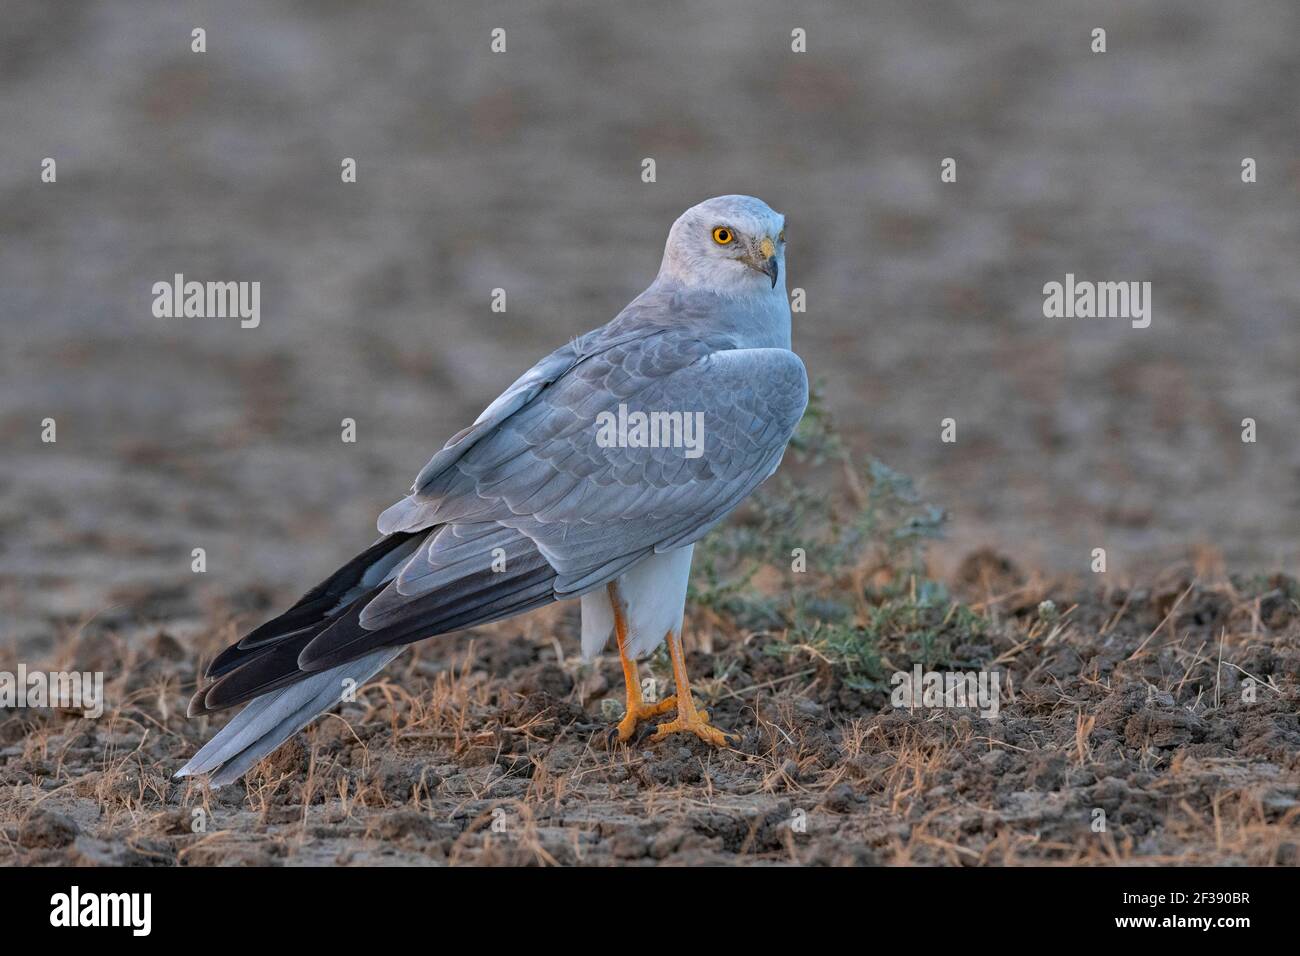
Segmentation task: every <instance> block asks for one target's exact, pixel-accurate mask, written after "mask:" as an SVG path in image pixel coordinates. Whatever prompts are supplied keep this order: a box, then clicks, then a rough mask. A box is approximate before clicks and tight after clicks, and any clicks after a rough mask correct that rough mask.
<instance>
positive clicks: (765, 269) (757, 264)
mask: <svg viewBox="0 0 1300 956" xmlns="http://www.w3.org/2000/svg"><path fill="white" fill-rule="evenodd" d="M749 265H750V267H751V268H753V269H755V270H757V271H759V272H761V273H763V275H765V276H767V277H768V278H769V279H771V280H772V288H773V289H775V288H776V279H777V276H778V275H779V274H780V270H779V268H778V267H777V262H776V244H775V243H774V242H772V240H771V239H769V238H767V237H766V236H764V237H763V241H762V242H760V243H759V244H758V251H757V252H756V253H755V255H754V257H753V258H752V259H750V262H749Z"/></svg>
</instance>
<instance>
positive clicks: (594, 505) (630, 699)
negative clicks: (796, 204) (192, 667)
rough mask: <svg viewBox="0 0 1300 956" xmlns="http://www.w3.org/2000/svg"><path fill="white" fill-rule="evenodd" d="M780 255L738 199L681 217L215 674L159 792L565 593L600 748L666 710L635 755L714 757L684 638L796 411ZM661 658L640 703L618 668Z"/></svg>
mask: <svg viewBox="0 0 1300 956" xmlns="http://www.w3.org/2000/svg"><path fill="white" fill-rule="evenodd" d="M785 242H786V235H785V217H784V216H783V215H781V214H779V213H777V212H776V211H774V210H773V209H772V208H771V207H769V206H768V205H767V204H766V203H765V202H763V201H762V200H759V199H756V198H754V197H752V196H743V195H728V196H718V197H715V198H712V199H708V200H706V201H704V202H701V203H699V204H698V205H695V206H692V207H691V208H689V209H687V210H686V211H685V212H684V213H682V215H681V216H679V217H678V218H677V220H676V221H675V222H674V223H673V225H672V227H671V228H670V230H669V232H668V239H667V242H666V243H665V245H664V253H663V259H662V262H661V265H660V268H659V272H658V274H657V275H656V276H655V278H654V281H653V282H651V284H650V285H649V286H648V287H647V288H646V289H645V291H644V292H642V293H641V294H640V295H638V296H637V297H636V298H635V299H633V300H632V301H631V302H630V303H629V304H628V305H627V306H626V307H625V308H624V309H623V310H622V311H621V312H619V313H618V315H617V316H615V317H614V319H613V320H611V321H610V322H609V323H607V324H606V325H604V326H601V327H600V328H597V329H595V330H593V331H591V332H588V333H586V334H585V335H582V336H580V337H578V338H576V339H573V340H571V341H570V342H569V343H568V344H567V345H564V346H562V347H561V348H558V349H557V350H556V351H554V352H552V353H551V354H550V355H548V356H546V357H545V358H543V359H542V360H541V361H539V362H538V363H537V364H536V365H534V366H533V367H532V368H530V369H529V370H528V371H527V372H525V373H524V374H523V375H521V376H520V377H519V378H518V379H517V380H516V381H515V382H514V383H513V384H512V385H510V386H509V387H508V388H507V389H506V390H505V391H504V392H502V393H501V394H500V395H499V396H498V397H497V398H496V399H495V400H494V401H493V402H491V404H489V405H488V406H487V408H486V409H485V410H484V411H483V413H482V414H481V415H479V417H478V418H477V419H476V420H475V421H474V423H473V424H472V425H470V426H469V427H467V428H465V429H462V430H461V431H459V432H457V433H456V434H455V435H453V436H452V437H451V438H450V439H449V440H448V441H447V443H446V444H445V445H444V446H443V447H442V449H441V450H439V451H438V452H437V453H435V454H434V455H433V457H432V458H431V459H430V460H429V462H428V464H426V465H425V466H424V468H423V469H421V470H420V472H419V474H418V475H417V477H416V479H415V482H414V484H413V485H412V486H411V491H410V493H409V494H408V495H407V496H405V497H403V498H402V499H401V500H399V501H398V502H397V503H396V504H394V505H392V506H391V507H389V508H388V509H387V510H385V511H384V512H383V513H382V514H381V515H380V516H379V519H378V530H379V534H380V537H379V539H378V540H377V541H375V543H374V544H372V545H371V546H370V547H369V548H367V549H366V550H365V551H363V552H361V553H360V554H359V555H357V556H356V557H354V558H353V559H352V560H350V561H348V562H347V563H346V564H344V565H343V566H342V567H341V568H339V569H338V570H337V571H335V572H334V573H333V574H332V575H330V576H329V577H328V578H326V579H325V580H324V581H323V582H321V583H320V584H318V585H317V586H316V587H314V588H312V589H311V590H310V591H308V592H307V593H306V594H305V595H303V597H302V598H301V599H300V600H299V601H298V602H297V603H296V604H294V605H293V606H292V607H290V608H289V609H288V610H287V611H285V612H284V613H283V614H281V615H280V616H278V617H276V618H274V619H273V620H271V621H268V622H266V623H264V624H262V625H261V626H259V627H257V628H255V629H254V630H252V631H251V632H249V633H248V634H246V635H244V636H243V637H242V638H241V639H240V640H239V641H237V642H236V643H234V644H232V645H230V646H229V647H227V648H226V649H225V650H223V651H222V652H221V653H220V654H218V655H217V656H216V657H215V658H214V659H213V660H212V662H211V663H210V665H209V666H208V668H207V670H206V673H205V677H206V678H207V680H208V683H206V684H205V685H204V686H201V687H200V688H199V689H198V690H197V692H196V693H195V694H194V696H193V698H192V699H191V701H190V704H189V710H188V714H189V716H190V717H198V716H200V715H204V714H210V713H214V712H217V711H221V710H225V709H228V708H233V707H236V706H239V705H241V704H242V705H244V706H243V709H242V710H241V711H240V712H239V713H238V714H236V715H235V716H234V717H233V718H232V719H231V720H230V721H229V722H228V723H227V724H226V725H225V726H224V727H223V728H222V729H221V730H220V731H219V732H218V733H217V734H216V735H215V736H214V737H213V738H212V739H211V740H210V741H209V742H208V743H207V744H205V745H204V746H203V747H202V748H201V749H200V750H199V751H198V752H197V753H196V754H195V755H194V756H193V757H192V758H191V759H190V760H189V761H188V762H187V763H186V764H185V765H184V766H183V767H181V768H180V769H179V770H178V771H177V772H176V774H175V776H176V777H177V778H182V777H189V776H197V775H203V774H206V775H208V780H209V783H210V784H211V785H213V786H221V785H224V784H227V783H232V782H234V781H236V780H238V779H239V778H240V777H241V776H243V775H244V774H245V773H246V772H247V771H248V770H249V769H251V768H252V767H253V766H255V765H256V764H257V762H258V761H259V760H261V759H262V758H263V757H265V756H266V755H268V754H270V753H271V752H272V751H274V750H275V749H276V748H277V747H279V746H280V744H282V743H283V742H284V741H286V740H288V739H289V738H290V737H292V736H293V735H294V734H295V733H297V732H298V731H299V730H301V729H302V728H303V727H305V726H306V725H307V724H309V723H310V722H311V721H312V720H313V719H315V718H316V717H317V716H318V715H320V714H321V713H323V712H325V711H327V710H329V709H330V708H331V707H333V706H335V705H336V704H337V703H339V702H340V701H341V700H342V699H343V698H344V697H345V696H346V694H347V693H348V692H349V691H351V690H354V689H355V688H356V687H357V686H359V685H361V684H362V683H364V682H365V681H367V680H369V679H370V678H371V677H373V676H374V675H375V674H376V673H378V672H379V671H380V670H381V669H383V668H384V667H385V666H386V665H387V664H388V663H389V662H390V661H392V660H393V659H394V658H395V657H397V655H398V654H400V653H401V652H402V651H403V649H405V647H406V646H407V645H409V644H412V643H415V642H417V641H421V640H426V639H428V638H432V637H437V636H440V635H450V634H453V633H455V632H458V631H463V630H465V629H468V628H472V627H476V626H479V625H483V624H487V623H489V622H492V621H497V620H501V619H504V618H508V617H512V616H514V615H518V614H523V613H525V612H528V611H531V610H534V609H536V608H539V607H542V606H544V605H548V604H551V603H553V602H555V601H561V600H571V599H576V600H578V601H579V602H580V605H581V618H582V623H581V649H582V654H583V657H584V658H586V659H588V660H590V659H591V658H593V657H594V656H595V655H597V654H599V653H601V652H602V651H603V650H604V649H605V648H606V647H607V646H608V644H609V641H610V639H611V637H612V638H613V640H614V643H615V646H616V647H617V649H618V653H619V657H620V660H621V662H622V668H623V675H624V678H625V683H626V711H625V714H624V716H623V717H622V719H621V720H620V721H619V722H618V723H617V725H616V726H615V727H613V728H611V737H613V736H615V735H616V736H617V738H618V740H620V741H624V742H626V741H629V740H631V739H632V738H633V736H634V735H635V734H636V732H637V731H638V728H639V727H640V725H641V724H642V723H646V722H650V721H652V720H653V719H655V718H661V717H667V716H668V715H670V714H671V715H672V717H671V719H670V720H666V721H665V722H662V723H659V724H658V725H657V726H656V728H655V731H654V736H653V738H652V739H662V738H664V737H667V736H668V735H671V734H677V733H685V734H693V735H695V736H696V737H698V738H699V739H701V740H703V741H705V742H706V743H707V744H711V745H714V746H718V747H723V746H727V745H728V744H729V743H731V741H732V740H733V736H732V735H730V734H728V733H726V732H725V731H723V730H721V729H719V728H717V727H715V726H714V725H713V724H712V723H711V722H710V715H709V714H708V712H707V711H706V710H704V709H703V708H702V707H701V706H700V705H699V704H698V703H697V701H696V700H695V699H694V698H693V697H692V695H691V689H690V680H689V677H688V675H687V673H686V664H685V657H684V653H683V649H682V628H683V620H684V617H685V603H686V593H687V586H688V583H689V577H690V567H691V558H692V553H693V550H694V546H695V544H696V542H698V541H699V540H700V539H701V538H702V537H703V536H704V535H705V534H707V533H708V532H709V531H710V530H711V529H713V528H714V527H715V526H717V525H718V524H719V523H720V522H722V521H723V519H725V518H726V517H727V515H728V514H730V513H731V512H732V511H733V510H734V509H735V508H736V507H737V506H738V505H740V503H741V502H742V501H744V500H745V498H746V497H748V495H749V494H750V493H751V492H752V491H753V490H754V489H755V488H756V487H757V486H758V485H759V484H761V483H762V482H763V481H765V480H766V479H767V478H769V477H770V476H771V475H772V474H773V473H774V472H775V471H776V470H777V468H778V466H779V465H780V463H781V459H782V457H783V456H784V453H785V449H786V446H787V444H788V443H789V441H790V438H791V437H792V435H793V434H794V431H795V429H796V427H797V425H798V423H799V421H800V419H801V418H802V417H803V413H804V409H805V408H806V406H807V403H808V376H807V372H806V370H805V368H804V364H803V361H802V360H801V359H800V358H799V356H798V355H796V354H795V353H794V351H792V348H791V316H790V303H789V299H788V297H787V294H786V288H785V279H786V272H785ZM692 426H695V427H692ZM688 432H689V433H691V434H688ZM664 643H667V645H668V653H669V657H670V658H671V662H672V672H673V681H674V685H675V688H674V689H675V691H676V692H675V693H674V694H673V695H671V696H669V697H666V698H665V699H663V700H661V701H656V702H650V701H647V700H645V699H643V697H642V694H641V685H640V682H639V679H638V664H637V662H638V661H639V660H641V659H644V658H645V657H646V656H648V655H649V654H651V653H653V652H654V651H655V650H657V649H658V647H659V646H660V645H662V644H664Z"/></svg>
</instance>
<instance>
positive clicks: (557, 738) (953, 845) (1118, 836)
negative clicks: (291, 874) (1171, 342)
mask: <svg viewBox="0 0 1300 956" xmlns="http://www.w3.org/2000/svg"><path fill="white" fill-rule="evenodd" d="M1201 564H1202V566H1201V567H1200V568H1199V573H1198V569H1193V568H1191V567H1188V568H1185V569H1171V571H1170V573H1169V574H1168V575H1167V576H1166V579H1165V580H1163V581H1160V582H1157V583H1156V584H1155V585H1153V586H1151V587H1148V588H1143V589H1135V590H1118V589H1113V590H1108V591H1105V590H1093V591H1081V590H1079V589H1078V588H1077V587H1076V588H1075V589H1074V590H1066V588H1069V587H1071V586H1070V585H1065V584H1057V585H1047V584H1043V583H1041V582H1036V581H1033V580H1028V581H1026V580H1025V579H1024V577H1023V576H1022V575H1020V573H1019V572H1018V571H1017V570H1016V569H1015V567H1014V566H1013V565H1011V563H1010V562H1008V561H1006V560H1005V559H1002V558H998V557H997V556H993V555H990V554H988V553H983V554H975V555H972V556H971V557H970V559H969V560H968V561H967V562H966V564H965V565H964V566H963V568H962V571H961V574H960V576H959V580H958V581H956V582H954V587H955V593H956V594H958V595H964V596H965V597H966V599H967V600H968V601H969V602H970V603H969V605H968V606H959V605H957V604H952V605H949V609H948V610H947V611H944V612H943V613H942V615H941V616H939V617H936V618H932V619H926V617H925V611H924V610H923V611H922V612H921V613H920V614H919V616H916V615H915V614H914V617H913V618H912V619H911V620H910V621H902V622H901V624H900V625H899V626H898V627H894V626H893V625H889V626H885V627H882V628H880V629H879V630H878V632H876V633H877V638H878V643H877V648H876V649H877V651H878V652H879V654H880V656H881V660H882V665H881V666H882V673H884V672H889V671H891V670H892V669H893V668H894V667H899V668H906V667H907V666H909V664H910V660H911V659H920V657H919V656H918V645H917V644H916V643H915V640H914V639H915V638H916V636H917V635H918V634H920V633H926V634H928V635H929V636H930V638H933V639H934V643H932V644H931V645H930V647H929V650H928V654H929V659H930V660H946V661H947V662H948V663H949V665H950V666H968V667H973V666H983V667H986V668H991V669H996V670H998V671H999V672H1000V673H1001V674H1002V678H1003V697H1004V701H1003V707H1002V712H1001V714H1000V716H999V718H998V719H995V720H989V719H984V718H982V717H980V716H979V715H978V714H974V713H971V712H966V711H943V710H933V711H926V712H916V713H908V712H906V711H899V710H895V709H894V708H893V707H891V706H890V705H889V702H888V697H887V692H886V690H882V689H880V687H881V686H882V685H881V684H880V683H879V682H877V683H876V685H875V686H871V682H867V683H865V684H864V682H863V681H861V680H858V679H856V678H853V677H852V676H850V670H851V669H847V668H846V667H845V665H844V664H843V662H842V660H838V659H836V657H835V656H834V655H832V654H829V653H827V652H826V650H825V648H824V647H821V646H818V645H817V644H815V643H804V644H799V643H797V641H796V639H795V638H793V637H792V633H791V632H790V631H789V630H786V632H785V633H784V634H783V633H777V632H772V631H765V630H757V631H745V630H734V629H733V630H728V629H727V628H726V627H725V626H724V625H723V623H722V622H721V619H720V618H718V616H717V615H716V614H712V613H705V612H704V611H700V612H699V614H698V615H697V617H698V618H699V619H700V621H701V623H700V625H699V626H698V627H697V630H696V637H695V641H694V643H695V645H696V647H695V649H694V650H693V651H692V653H691V655H690V657H691V661H690V664H691V670H692V672H693V673H694V674H696V675H698V685H697V688H696V689H697V692H698V695H699V696H700V697H702V698H704V699H705V700H707V701H708V702H709V706H710V707H711V709H712V711H713V713H714V715H715V719H716V721H717V722H718V723H719V724H720V725H722V726H724V727H728V728H732V729H735V730H737V731H739V734H740V738H741V739H740V742H739V744H738V745H737V746H736V747H735V748H734V749H730V750H723V751H715V750H712V749H709V748H707V747H706V746H704V745H703V744H701V743H698V742H696V741H695V740H693V739H685V738H680V737H678V738H673V739H670V740H668V741H666V742H659V743H652V742H650V741H647V740H644V739H643V740H641V741H638V742H636V743H634V745H632V746H621V745H614V746H613V747H612V748H611V747H609V746H608V745H607V738H608V734H607V728H608V726H609V721H610V717H611V716H614V715H615V714H616V713H617V710H618V709H619V708H618V707H615V706H613V705H611V704H606V703H603V702H604V701H606V700H610V699H613V700H620V699H621V677H620V672H619V669H618V666H617V659H616V658H612V657H608V656H607V657H605V658H604V659H602V660H599V661H596V662H594V664H593V665H585V664H583V663H581V662H580V661H579V660H577V659H576V658H575V657H573V656H572V653H573V648H574V646H575V629H576V620H575V616H574V615H573V614H572V613H570V612H569V611H568V610H566V609H562V608H561V609H555V610H554V611H552V612H551V613H543V614H539V615H535V616H534V617H532V618H528V619H525V620H523V621H520V622H507V623H506V624H504V625H499V626H495V627H492V628H487V629H482V630H480V631H478V632H475V633H474V634H473V635H472V638H471V637H465V638H452V639H443V640H440V641H436V642H433V643H432V644H430V645H428V646H423V647H420V648H418V649H417V650H416V652H415V653H413V654H408V655H406V656H404V657H403V658H400V659H399V660H398V661H397V662H395V663H394V665H392V667H390V669H389V671H388V672H386V673H385V675H384V676H383V679H382V680H381V681H379V682H378V683H375V684H373V685H370V686H368V687H366V688H365V689H363V691H362V692H361V693H360V694H359V698H358V700H357V702H356V703H353V704H348V705H345V706H343V707H342V709H341V710H340V711H339V712H338V713H337V715H335V716H330V717H327V718H325V719H324V720H322V721H320V722H319V723H318V724H317V725H315V726H314V727H312V728H310V729H309V730H308V731H306V732H304V733H302V734H299V735H298V736H297V737H296V738H294V740H293V741H292V742H291V743H290V744H288V745H286V746H285V747H283V748H281V750H280V751H279V752H277V753H276V754H275V755H273V756H272V757H271V758H270V759H269V760H268V761H266V762H264V763H263V764H262V765H261V766H260V767H259V768H258V770H257V771H256V772H255V773H254V774H253V775H252V776H251V778H250V779H249V780H248V781H247V785H246V786H245V785H244V784H237V785H234V786H231V787H228V788H224V789H222V790H219V791H215V792H214V791H210V790H208V789H206V788H205V787H204V786H202V785H200V784H194V783H182V784H176V783H172V782H171V781H169V779H168V774H169V772H170V771H172V770H174V769H175V768H176V767H177V766H179V765H180V763H181V761H182V760H183V759H184V758H185V757H186V756H187V755H188V754H189V753H191V752H192V751H193V749H194V747H195V746H197V745H198V744H199V743H200V742H201V741H202V740H204V739H206V738H207V737H208V736H209V735H210V734H211V733H212V732H213V731H214V730H215V724H214V723H209V722H207V721H200V722H191V721H188V720H186V719H185V717H184V713H183V710H184V701H185V699H186V697H187V694H188V692H189V690H190V689H191V688H192V687H193V685H194V681H195V677H196V663H197V659H196V653H195V650H201V656H202V657H203V659H204V660H206V659H208V658H210V656H211V655H212V654H214V653H215V652H216V651H217V650H218V649H219V647H221V646H222V645H223V644H224V643H225V642H227V641H228V640H230V639H231V638H232V637H233V636H234V634H235V632H236V630H237V627H236V625H237V623H238V624H239V625H244V624H247V623H248V622H249V621H250V620H252V619H254V618H255V617H256V616H257V611H259V610H261V609H264V608H269V603H268V596H267V595H266V594H263V593H259V592H257V591H250V592H248V593H245V594H242V595H239V596H238V599H239V603H238V605H237V606H232V607H230V608H226V609H223V610H219V611H214V612H210V614H209V616H208V617H207V618H205V619H197V618H192V619H189V622H188V624H178V625H177V626H176V627H171V626H166V625H164V626H159V625H154V624H146V623H144V622H143V620H141V619H140V618H141V617H147V616H149V611H148V609H150V608H152V609H153V611H154V613H155V614H156V616H157V617H158V618H160V619H161V618H164V617H167V616H172V617H174V618H178V616H177V615H176V613H175V606H176V602H177V601H178V596H177V595H176V594H174V593H165V592H159V593H156V594H153V595H148V596H142V597H143V598H145V599H144V600H143V601H142V602H141V603H139V604H138V605H137V607H138V608H141V609H144V610H141V611H138V612H137V614H136V616H135V617H136V619H134V620H127V619H113V618H112V615H111V614H110V615H109V620H104V619H103V618H101V619H98V620H96V621H94V622H86V623H84V625H83V626H80V627H76V628H72V629H69V630H68V631H67V632H66V633H65V634H64V635H63V636H62V638H61V639H60V640H59V642H58V649H57V653H56V654H55V655H54V660H53V661H52V662H51V663H55V662H57V663H59V664H61V665H64V666H70V665H72V664H73V663H74V662H75V664H76V666H78V667H82V668H91V669H102V670H104V671H105V672H107V674H108V675H109V676H110V681H109V686H108V699H109V701H110V703H111V704H112V706H111V708H110V709H109V710H107V711H106V713H105V715H104V716H103V717H102V718H101V719H99V720H88V719H82V718H81V717H79V716H77V715H72V714H60V713H54V714H49V713H38V712H33V711H29V712H20V713H14V712H9V715H8V716H7V717H6V718H5V719H4V720H3V721H0V860H3V861H4V862H6V863H9V864H14V863H20V864H72V863H113V864H130V865H191V866H192V865H209V864H222V865H226V864H266V865H277V864H377V863H439V864H441V863H479V864H489V863H543V864H550V863H585V864H627V863H635V864H649V863H656V862H664V863H672V864H720V863H734V862H763V863H791V862H798V863H817V864H863V863H889V864H906V863H912V864H953V865H977V864H1013V863H1026V862H1053V863H1088V864H1108V863H1121V862H1123V863H1131V862H1143V863H1162V864H1173V863H1179V864H1185V863H1186V864H1190V863H1222V864H1296V863H1298V862H1300V802H1297V801H1298V800H1300V717H1297V706H1296V705H1297V686H1296V681H1295V676H1294V675H1295V674H1296V672H1297V668H1298V665H1300V606H1298V605H1297V603H1296V601H1295V597H1296V595H1297V593H1300V592H1297V590H1296V586H1295V583H1294V582H1293V581H1290V580H1288V579H1284V578H1276V579H1273V580H1270V581H1255V582H1237V583H1236V584H1234V583H1232V582H1230V581H1229V580H1227V579H1226V578H1224V577H1223V576H1222V575H1221V574H1219V573H1217V572H1216V571H1215V569H1214V568H1213V567H1212V563H1210V562H1206V561H1202V563H1201ZM1049 598H1050V599H1052V600H1053V601H1054V602H1055V604H1056V607H1057V610H1056V613H1052V611H1051V609H1050V607H1040V602H1041V601H1043V600H1045V599H1049ZM900 606H902V607H904V609H905V615H904V616H906V613H914V612H915V611H916V605H912V606H911V609H910V611H908V610H907V607H906V604H905V603H904V605H900ZM250 612H252V613H250ZM179 619H180V618H178V620H179ZM183 628H184V630H185V631H187V632H186V633H182V629H183ZM701 635H703V636H705V637H707V638H708V639H709V640H710V641H711V643H712V649H711V653H705V652H704V651H703V650H701V649H700V647H699V645H700V636H701ZM666 663H667V662H666V660H665V659H663V658H662V657H659V658H655V659H652V660H651V661H650V662H649V664H648V666H646V667H644V668H643V669H644V670H645V671H646V672H647V673H648V674H653V675H655V676H657V677H659V678H663V679H665V680H667V675H668V674H669V670H668V668H667V666H666ZM113 675H117V676H113ZM1247 677H1250V678H1252V679H1253V680H1254V681H1255V682H1256V699H1255V702H1254V703H1247V702H1243V699H1242V698H1243V681H1244V680H1245V679H1246V678H1247ZM884 686H886V687H887V684H885V685H884ZM197 808H202V809H203V811H204V812H205V814H206V829H205V830H204V831H203V832H194V821H195V814H194V811H195V810H196V809H197ZM1097 809H1100V810H1102V811H1104V814H1105V820H1106V829H1105V831H1104V832H1095V831H1094V829H1093V828H1092V826H1091V824H1092V822H1093V820H1094V819H1095V818H1096V810H1097ZM801 831H802V832H801Z"/></svg>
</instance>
